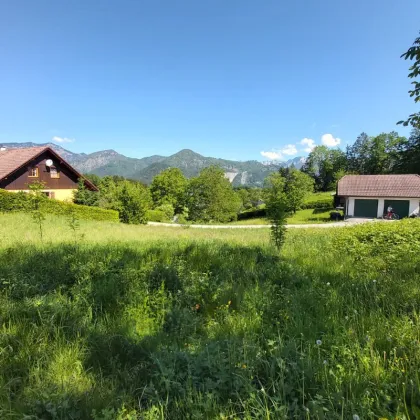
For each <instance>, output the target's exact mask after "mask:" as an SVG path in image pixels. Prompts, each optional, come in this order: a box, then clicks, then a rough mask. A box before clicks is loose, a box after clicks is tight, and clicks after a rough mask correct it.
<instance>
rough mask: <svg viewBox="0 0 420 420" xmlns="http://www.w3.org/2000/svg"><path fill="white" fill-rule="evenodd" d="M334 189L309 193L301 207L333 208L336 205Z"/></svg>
mask: <svg viewBox="0 0 420 420" xmlns="http://www.w3.org/2000/svg"><path fill="white" fill-rule="evenodd" d="M333 193H334V192H333V191H326V192H318V193H314V194H310V195H308V196H307V197H306V198H305V200H304V202H303V204H302V205H301V209H331V208H333V207H334V202H333V201H334V200H333Z"/></svg>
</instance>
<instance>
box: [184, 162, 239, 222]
mask: <svg viewBox="0 0 420 420" xmlns="http://www.w3.org/2000/svg"><path fill="white" fill-rule="evenodd" d="M241 201H242V200H241V199H240V197H239V196H238V195H237V194H236V193H235V191H234V190H233V188H232V185H231V184H230V182H229V180H228V179H226V178H225V175H224V171H223V170H222V169H220V168H218V167H217V166H210V167H208V168H204V169H203V170H202V171H201V172H200V174H199V175H198V177H196V178H192V179H191V180H190V182H189V186H188V188H187V207H188V210H189V218H190V219H191V220H193V221H203V222H211V221H216V222H228V221H230V220H234V219H236V217H237V214H238V212H239V209H240V208H241V204H242V203H241Z"/></svg>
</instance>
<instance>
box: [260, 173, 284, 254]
mask: <svg viewBox="0 0 420 420" xmlns="http://www.w3.org/2000/svg"><path fill="white" fill-rule="evenodd" d="M285 187H286V178H285V177H283V176H282V175H281V174H280V173H273V174H271V175H270V176H269V177H268V178H267V180H266V191H265V198H266V211H267V217H268V219H269V220H270V223H271V240H272V241H273V243H274V245H275V246H276V248H277V249H278V250H280V249H281V247H282V246H283V244H284V241H285V239H286V218H287V214H288V211H287V195H286V193H285Z"/></svg>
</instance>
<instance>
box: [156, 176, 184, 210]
mask: <svg viewBox="0 0 420 420" xmlns="http://www.w3.org/2000/svg"><path fill="white" fill-rule="evenodd" d="M187 185H188V181H187V179H186V178H185V176H184V174H183V173H182V172H181V170H180V169H178V168H168V169H165V170H164V171H162V172H160V173H159V174H158V175H156V176H155V177H154V178H153V181H152V184H151V185H150V192H151V194H152V199H153V203H154V205H155V206H156V207H157V206H161V205H163V204H171V205H172V206H173V207H174V209H175V212H176V213H181V212H182V211H183V208H184V205H185V191H186V188H187Z"/></svg>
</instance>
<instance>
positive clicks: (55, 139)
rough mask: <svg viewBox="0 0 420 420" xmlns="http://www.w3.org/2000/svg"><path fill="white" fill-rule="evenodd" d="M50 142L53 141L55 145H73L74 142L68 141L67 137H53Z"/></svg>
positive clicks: (72, 140)
mask: <svg viewBox="0 0 420 420" xmlns="http://www.w3.org/2000/svg"><path fill="white" fill-rule="evenodd" d="M52 141H55V142H56V143H73V142H74V141H75V140H74V139H68V138H67V137H58V136H54V137H53V138H52Z"/></svg>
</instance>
